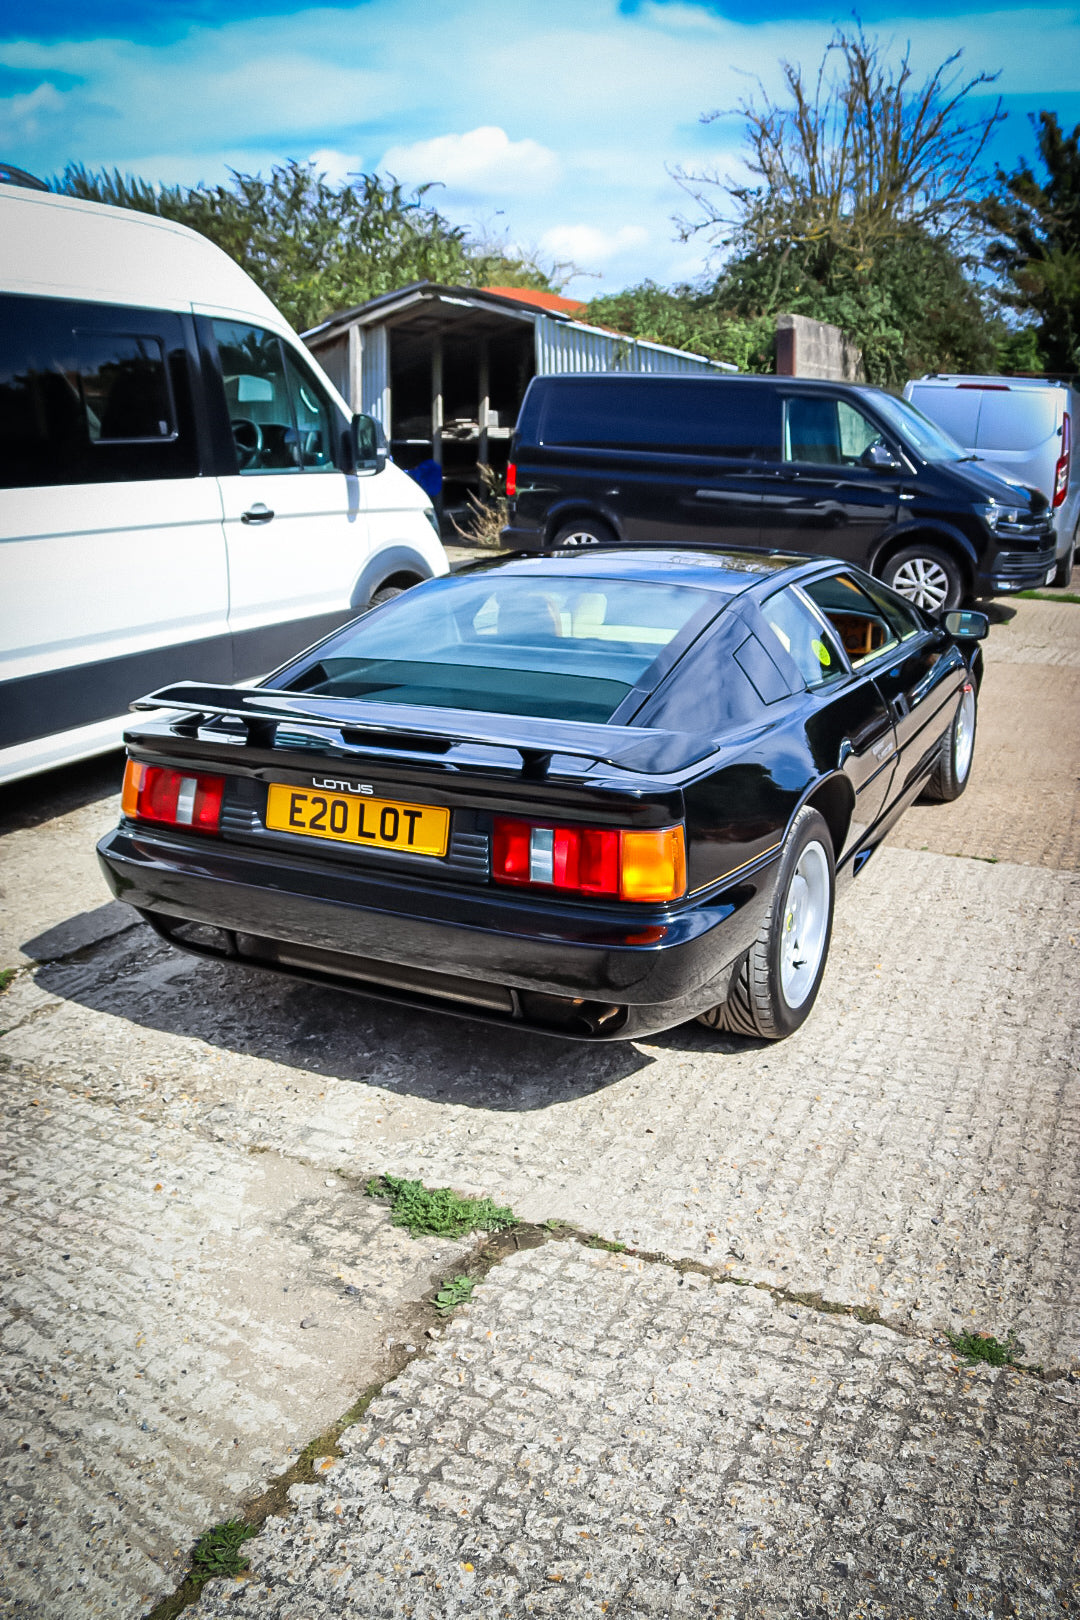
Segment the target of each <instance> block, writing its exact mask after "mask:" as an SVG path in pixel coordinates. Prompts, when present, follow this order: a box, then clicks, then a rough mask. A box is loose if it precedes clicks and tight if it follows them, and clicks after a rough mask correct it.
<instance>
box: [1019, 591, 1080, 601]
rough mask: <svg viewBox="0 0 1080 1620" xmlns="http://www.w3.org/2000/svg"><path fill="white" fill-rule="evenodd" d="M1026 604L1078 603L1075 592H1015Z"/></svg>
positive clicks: (1079, 598)
mask: <svg viewBox="0 0 1080 1620" xmlns="http://www.w3.org/2000/svg"><path fill="white" fill-rule="evenodd" d="M1016 594H1017V596H1022V597H1023V598H1024V600H1025V601H1026V602H1080V596H1077V594H1076V592H1075V591H1017V593H1016Z"/></svg>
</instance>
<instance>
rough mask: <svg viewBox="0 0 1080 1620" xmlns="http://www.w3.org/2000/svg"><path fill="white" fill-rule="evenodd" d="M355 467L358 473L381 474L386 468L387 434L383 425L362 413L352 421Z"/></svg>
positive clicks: (358, 413)
mask: <svg viewBox="0 0 1080 1620" xmlns="http://www.w3.org/2000/svg"><path fill="white" fill-rule="evenodd" d="M352 445H353V455H354V463H353V464H354V467H355V469H356V471H357V472H358V473H364V474H365V475H370V474H371V473H381V472H382V470H383V468H384V467H385V466H386V459H387V446H386V434H385V433H384V432H383V429H382V423H381V422H377V421H376V420H375V418H374V417H373V416H364V415H362V414H361V413H360V412H357V414H356V415H355V416H354V417H353V419H352Z"/></svg>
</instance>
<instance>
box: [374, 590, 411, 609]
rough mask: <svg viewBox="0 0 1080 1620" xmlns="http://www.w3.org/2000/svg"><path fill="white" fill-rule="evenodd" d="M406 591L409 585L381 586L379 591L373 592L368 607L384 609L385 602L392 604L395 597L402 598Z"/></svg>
mask: <svg viewBox="0 0 1080 1620" xmlns="http://www.w3.org/2000/svg"><path fill="white" fill-rule="evenodd" d="M406 590H408V586H407V585H380V586H379V589H378V590H377V591H375V592H373V594H372V597H371V601H370V602H369V603H368V607H382V604H383V603H384V602H392V601H393V600H394V597H395V596H402V595H403V594H404V593H405V591H406Z"/></svg>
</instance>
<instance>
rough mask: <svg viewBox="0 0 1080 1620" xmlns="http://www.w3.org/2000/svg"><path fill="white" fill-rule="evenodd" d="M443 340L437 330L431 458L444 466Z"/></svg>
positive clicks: (433, 347)
mask: <svg viewBox="0 0 1080 1620" xmlns="http://www.w3.org/2000/svg"><path fill="white" fill-rule="evenodd" d="M442 371H443V341H442V333H441V332H436V334H435V336H434V337H433V338H432V340H431V459H432V461H437V462H438V464H439V466H440V467H441V466H442V425H443V375H442Z"/></svg>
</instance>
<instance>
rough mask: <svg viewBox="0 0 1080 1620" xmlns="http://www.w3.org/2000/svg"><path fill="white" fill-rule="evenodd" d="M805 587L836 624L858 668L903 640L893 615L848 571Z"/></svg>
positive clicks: (813, 599) (831, 622) (818, 606)
mask: <svg viewBox="0 0 1080 1620" xmlns="http://www.w3.org/2000/svg"><path fill="white" fill-rule="evenodd" d="M802 589H803V590H804V591H805V592H806V595H807V596H808V597H809V598H810V600H811V601H812V602H813V604H814V606H815V607H817V608H819V609H820V610H821V612H822V613H823V614H824V615H825V617H826V619H828V621H829V623H830V624H831V625H832V627H833V629H834V630H835V632H836V634H837V636H838V637H839V638H840V640H841V641H842V642H843V644H844V651H845V652H846V653H847V655H848V657H849V658H850V659H851V662H852V666H853V667H854V668H856V669H857V668H858V666H859V665H860V664H862V663H865V661H866V660H867V659H868V658H874V657H876V656H877V654H878V653H880V652H885V651H886V650H887V649H888V648H889V647H895V646H896V644H897V642H898V641H899V639H900V638H899V635H898V633H897V630H896V628H895V627H894V625H893V623H892V620H891V619H890V617H889V616H888V615H887V614H886V613H884V612H883V611H882V609H881V607H880V606H879V604H878V603H876V602H874V601H872V600H871V598H870V597H869V596H867V594H866V592H865V591H862V590H860V588H859V587H858V585H856V583H855V581H854V580H853V579H850V578H849V577H848V576H847V575H846V574H830V575H828V577H827V578H825V579H815V580H813V581H812V582H811V584H809V585H804V586H803V587H802Z"/></svg>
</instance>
